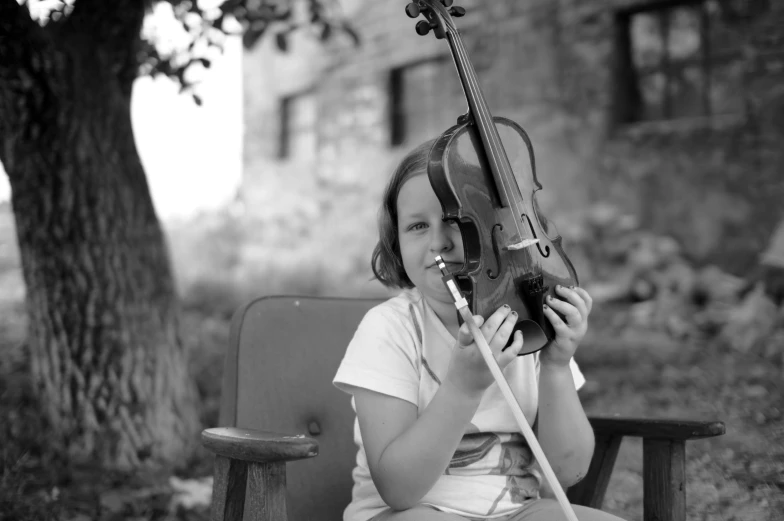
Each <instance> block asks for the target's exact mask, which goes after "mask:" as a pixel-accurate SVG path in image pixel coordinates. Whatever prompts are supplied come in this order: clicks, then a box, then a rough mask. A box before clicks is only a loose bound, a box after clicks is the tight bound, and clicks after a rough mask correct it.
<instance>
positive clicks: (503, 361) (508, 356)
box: [498, 330, 525, 368]
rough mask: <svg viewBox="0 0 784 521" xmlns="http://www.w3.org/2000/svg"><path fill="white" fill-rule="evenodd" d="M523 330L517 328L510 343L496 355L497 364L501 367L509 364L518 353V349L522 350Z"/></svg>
mask: <svg viewBox="0 0 784 521" xmlns="http://www.w3.org/2000/svg"><path fill="white" fill-rule="evenodd" d="M524 343H525V342H524V339H523V332H522V331H520V330H517V331H515V332H514V340H513V341H512V344H511V345H510V346H509V347H507V348H506V349H504V350H503V351H502V352H501V354H500V355H499V356H498V365H499V366H501V367H502V368H503V367H505V366H506V365H507V364H509V363H510V362H511V361H512V360H514V359H515V358H516V357H517V355H519V354H520V351H522V350H523V344H524Z"/></svg>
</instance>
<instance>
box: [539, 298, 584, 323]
mask: <svg viewBox="0 0 784 521" xmlns="http://www.w3.org/2000/svg"><path fill="white" fill-rule="evenodd" d="M547 305H549V306H550V307H551V308H553V309H554V310H556V311H558V312H560V313H561V314H562V315H563V316H564V317H565V318H566V323H567V324H568V325H569V326H571V327H574V326H577V325H578V324H580V322H582V321H583V316H582V314H581V313H580V311H579V310H578V309H577V308H576V307H574V306H573V305H571V304H570V303H568V302H564V301H563V300H558V299H557V298H548V299H547ZM559 318H560V317H559Z"/></svg>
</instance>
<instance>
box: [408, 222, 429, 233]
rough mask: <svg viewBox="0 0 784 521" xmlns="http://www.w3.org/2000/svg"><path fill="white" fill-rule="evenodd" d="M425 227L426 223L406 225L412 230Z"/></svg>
mask: <svg viewBox="0 0 784 521" xmlns="http://www.w3.org/2000/svg"><path fill="white" fill-rule="evenodd" d="M425 228H427V224H425V223H414V224H412V225H411V226H409V227H408V229H409V230H412V231H416V230H424V229H425Z"/></svg>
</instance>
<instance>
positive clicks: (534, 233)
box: [521, 214, 550, 257]
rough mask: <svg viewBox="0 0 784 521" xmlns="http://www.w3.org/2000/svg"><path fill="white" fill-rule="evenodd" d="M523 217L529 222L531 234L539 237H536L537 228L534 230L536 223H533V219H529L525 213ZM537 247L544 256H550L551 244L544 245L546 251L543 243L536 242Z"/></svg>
mask: <svg viewBox="0 0 784 521" xmlns="http://www.w3.org/2000/svg"><path fill="white" fill-rule="evenodd" d="M521 217H522V218H523V219H525V220H526V221H527V222H528V228H530V229H531V235H533V237H534V239H536V238H537V237H536V230H534V225H533V224H531V219H529V218H528V216H527V215H526V214H523V215H522V216H521ZM536 249H537V250H539V253H540V254H541V255H542V257H549V256H550V247H549V246H545V247H544V251H542V245H541V243H538V242H537V243H536ZM545 252H546V253H545Z"/></svg>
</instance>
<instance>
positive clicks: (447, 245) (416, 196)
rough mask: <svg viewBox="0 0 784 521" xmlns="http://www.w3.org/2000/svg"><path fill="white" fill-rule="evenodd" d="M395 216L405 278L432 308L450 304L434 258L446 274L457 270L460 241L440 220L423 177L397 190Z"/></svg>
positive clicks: (456, 232) (437, 206)
mask: <svg viewBox="0 0 784 521" xmlns="http://www.w3.org/2000/svg"><path fill="white" fill-rule="evenodd" d="M397 215H398V222H397V224H398V240H399V241H400V255H401V257H402V258H403V268H404V269H405V270H406V274H407V275H408V278H410V279H411V282H413V283H414V286H416V287H417V288H418V289H419V291H421V292H422V294H423V295H424V296H425V298H427V299H428V300H429V302H430V305H431V306H433V307H434V308H435V307H436V305H435V304H437V303H447V304H452V297H451V296H450V294H449V291H448V290H447V289H446V286H445V285H444V283H443V282H442V281H441V270H439V269H438V266H436V261H435V257H436V255H441V257H442V258H443V259H444V261H445V262H446V264H447V267H448V268H449V271H451V272H455V271H458V270H460V269H461V268H462V267H463V260H464V253H463V238H462V236H461V235H460V230H459V229H458V228H457V225H456V224H454V223H445V222H444V221H442V220H441V203H439V201H438V198H437V197H436V194H435V193H434V192H433V188H432V187H431V186H430V180H429V179H428V178H427V176H426V175H425V174H424V173H423V174H418V175H415V176H413V177H411V178H410V179H408V181H406V182H405V183H403V186H401V187H400V192H399V193H398V196H397Z"/></svg>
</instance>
